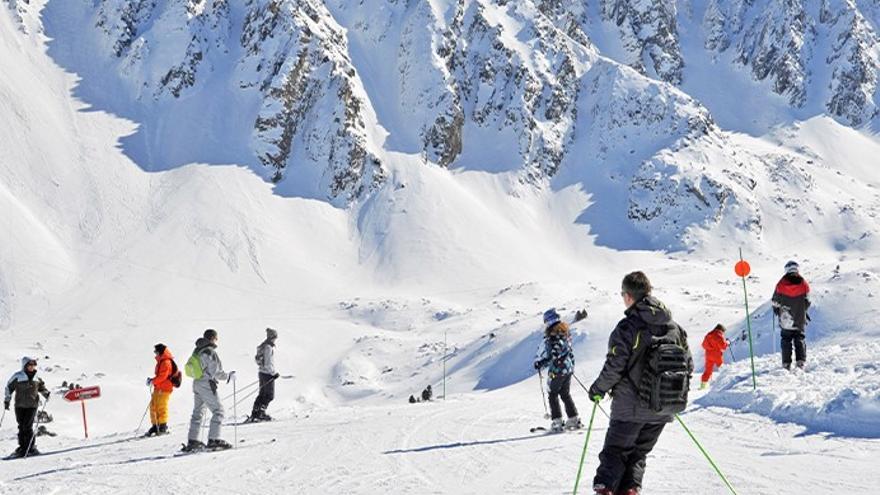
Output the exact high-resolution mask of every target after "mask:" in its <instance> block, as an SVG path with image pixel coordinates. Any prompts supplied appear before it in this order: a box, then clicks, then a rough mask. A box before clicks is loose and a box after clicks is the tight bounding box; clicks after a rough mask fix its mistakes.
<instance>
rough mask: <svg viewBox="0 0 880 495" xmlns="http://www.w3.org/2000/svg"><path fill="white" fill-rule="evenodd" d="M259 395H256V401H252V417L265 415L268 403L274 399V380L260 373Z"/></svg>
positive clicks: (270, 376)
mask: <svg viewBox="0 0 880 495" xmlns="http://www.w3.org/2000/svg"><path fill="white" fill-rule="evenodd" d="M259 375H260V393H259V394H257V400H255V401H254V410H253V412H252V413H251V416H252V417H255V418H258V417H260V416H262V415H264V414H266V409H267V408H268V407H269V403H270V402H272V400H274V399H275V379H274V377H273V376H272V375H267V374H266V373H260V374H259Z"/></svg>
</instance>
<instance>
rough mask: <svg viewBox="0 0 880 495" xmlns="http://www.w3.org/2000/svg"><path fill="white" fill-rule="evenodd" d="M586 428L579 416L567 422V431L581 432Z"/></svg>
mask: <svg viewBox="0 0 880 495" xmlns="http://www.w3.org/2000/svg"><path fill="white" fill-rule="evenodd" d="M583 427H584V424H583V423H581V419H580V418H579V417H577V416H572V417H570V418H568V419H567V420H565V429H566V430H580V429H581V428H583Z"/></svg>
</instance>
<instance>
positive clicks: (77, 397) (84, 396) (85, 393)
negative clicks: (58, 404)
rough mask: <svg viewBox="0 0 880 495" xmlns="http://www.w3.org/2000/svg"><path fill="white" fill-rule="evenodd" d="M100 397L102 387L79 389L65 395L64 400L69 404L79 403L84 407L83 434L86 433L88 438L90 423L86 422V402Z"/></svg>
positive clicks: (69, 391)
mask: <svg viewBox="0 0 880 495" xmlns="http://www.w3.org/2000/svg"><path fill="white" fill-rule="evenodd" d="M98 397H101V387H85V388H77V389H73V390H68V391H67V392H65V393H64V400H66V401H67V402H76V401H79V403H80V405H81V406H82V415H83V432H85V435H86V438H89V423H88V421H86V401H87V400H89V399H97V398H98Z"/></svg>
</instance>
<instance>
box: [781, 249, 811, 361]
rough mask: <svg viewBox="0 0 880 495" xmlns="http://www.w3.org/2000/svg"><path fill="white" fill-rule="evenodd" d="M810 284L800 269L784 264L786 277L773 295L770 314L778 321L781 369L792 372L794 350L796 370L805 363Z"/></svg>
mask: <svg viewBox="0 0 880 495" xmlns="http://www.w3.org/2000/svg"><path fill="white" fill-rule="evenodd" d="M809 296H810V284H808V283H807V281H806V280H805V279H804V277H802V276H801V274H800V267H799V266H798V264H797V263H796V262H794V261H789V262H788V263H786V264H785V275H783V277H782V279H780V280H779V283H778V284H776V291H775V292H774V293H773V313H774V314H775V315H776V317H777V318H779V330H780V332H779V333H780V336H781V341H782V366H783V367H785V369H787V370H790V369H791V353H792V352H791V351H792V346H793V347H794V355H795V360H796V362H797V366H798V368H803V367H804V365H805V364H806V362H807V344H806V341H805V331H806V328H807V323H808V322H809V321H810V315H808V314H807V310H808V309H810V297H809Z"/></svg>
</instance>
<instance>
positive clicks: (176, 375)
mask: <svg viewBox="0 0 880 495" xmlns="http://www.w3.org/2000/svg"><path fill="white" fill-rule="evenodd" d="M168 378H169V380H170V381H171V384H172V385H174V388H180V385H181V384H182V383H183V373H181V372H180V370H179V369H177V363H175V362H174V360H173V359H172V360H171V376H170V377H168Z"/></svg>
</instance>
